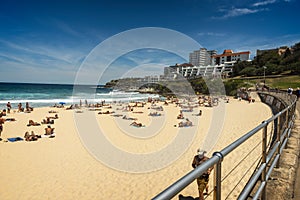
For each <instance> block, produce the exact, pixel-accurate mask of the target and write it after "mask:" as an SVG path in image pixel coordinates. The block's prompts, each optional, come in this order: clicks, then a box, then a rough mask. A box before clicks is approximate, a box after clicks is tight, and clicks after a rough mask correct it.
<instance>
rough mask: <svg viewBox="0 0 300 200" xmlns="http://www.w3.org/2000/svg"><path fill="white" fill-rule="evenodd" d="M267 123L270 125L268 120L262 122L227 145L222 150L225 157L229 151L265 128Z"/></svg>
mask: <svg viewBox="0 0 300 200" xmlns="http://www.w3.org/2000/svg"><path fill="white" fill-rule="evenodd" d="M267 125H268V123H267V122H263V123H261V124H260V125H258V126H257V127H255V128H254V129H252V130H251V131H249V132H248V133H246V134H245V135H244V136H242V137H240V138H239V139H237V140H236V141H234V142H233V143H231V144H230V145H228V146H227V147H225V148H224V149H223V150H222V151H220V152H221V153H222V155H223V156H224V157H225V156H226V155H227V154H228V153H230V152H231V151H233V150H234V149H235V148H237V147H238V146H240V145H241V144H242V143H243V142H245V141H246V140H247V139H249V138H250V137H251V136H253V135H254V134H255V133H257V132H258V131H260V130H261V129H263V128H264V127H265V126H267Z"/></svg>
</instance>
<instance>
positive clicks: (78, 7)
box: [0, 0, 300, 83]
mask: <svg viewBox="0 0 300 200" xmlns="http://www.w3.org/2000/svg"><path fill="white" fill-rule="evenodd" d="M299 10H300V2H299V1H296V0H261V1H260V0H251V1H250V0H244V1H229V0H201V1H200V0H172V1H169V0H165V1H162V0H160V1H158V0H151V1H148V0H146V1H141V0H139V1H135V0H134V1H121V0H110V1H109V0H107V1H106V0H104V1H101V0H99V1H92V0H90V1H76V0H74V1H71V0H69V1H56V0H52V1H46V0H45V1H30V0H29V1H14V0H11V1H1V6H0V25H1V26H0V74H1V79H0V81H1V82H33V83H73V82H74V80H75V78H76V75H77V73H78V71H79V69H80V67H81V66H83V65H84V62H85V61H86V60H87V59H89V55H90V54H91V52H92V51H93V50H95V49H97V45H98V47H99V44H100V46H101V43H102V42H103V41H106V40H109V39H110V38H112V37H114V36H115V35H116V34H120V33H122V32H124V31H128V30H132V29H136V28H142V27H160V28H165V29H170V30H174V31H176V32H178V33H182V34H184V35H186V36H187V37H190V38H192V39H193V40H195V41H196V42H198V43H199V44H200V45H201V46H203V47H205V48H207V49H209V50H210V49H215V50H217V51H218V53H222V52H223V50H224V49H232V50H234V51H245V50H249V51H251V55H252V56H255V53H256V49H269V48H275V47H279V46H282V45H288V46H290V45H293V44H295V43H296V42H300V26H299V18H300V13H299ZM141 37H142V36H141ZM138 40H139V37H137V42H138ZM177 43H178V41H175V40H174V44H176V45H177ZM127 45H128V44H127ZM176 47H177V48H181V47H180V46H178V45H177V46H176ZM114 48H115V49H118V48H119V47H118V45H115V46H114V47H113V48H111V49H110V51H113V50H112V49H114ZM194 50H196V49H194ZM99 56H100V57H101V55H99ZM186 60H188V54H186V56H185V57H182V56H181V57H180V56H178V55H175V54H174V53H173V52H165V51H162V50H157V51H156V50H155V48H154V49H151V48H150V49H148V48H145V49H141V50H139V49H137V50H135V51H131V52H128V53H126V54H123V55H121V56H120V57H119V58H118V59H115V60H112V61H111V64H110V66H109V67H108V68H106V70H105V71H106V73H104V75H103V74H100V75H99V77H100V76H102V77H101V78H99V79H101V81H100V82H102V83H103V82H106V81H108V80H110V79H112V78H118V77H121V76H125V75H124V74H126V73H127V72H129V71H132V69H136V70H137V69H138V68H139V66H147V67H146V68H148V69H149V68H150V67H149V66H150V65H151V64H153V63H155V64H153V69H157V68H161V74H162V73H163V66H164V65H166V66H168V65H173V64H175V63H180V62H184V61H186ZM94 64H95V63H94ZM156 64H157V65H156ZM97 66H98V67H103V66H101V63H97ZM155 66H160V67H155ZM105 67H107V66H105ZM107 69H110V70H107ZM139 69H142V67H141V68H139ZM99 71H101V70H99ZM102 71H103V70H102ZM117 71H118V72H120V71H123V72H124V73H123V72H122V74H118V75H116V74H117V73H115V72H117ZM150 71H151V70H150ZM153 71H154V70H153ZM92 73H94V74H95V73H96V71H93V72H91V73H90V74H92ZM87 74H88V73H87ZM127 74H128V73H127ZM133 74H135V73H134V71H133ZM142 74H143V73H142ZM144 74H145V75H147V73H144ZM103 76H104V77H103ZM129 76H130V75H129ZM87 79H88V78H87ZM87 82H88V81H87Z"/></svg>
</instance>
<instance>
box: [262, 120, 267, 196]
mask: <svg viewBox="0 0 300 200" xmlns="http://www.w3.org/2000/svg"><path fill="white" fill-rule="evenodd" d="M263 123H265V122H263ZM267 132H268V124H267V125H266V126H265V127H264V129H263V132H262V164H263V163H266V162H267ZM266 179H267V169H266V168H264V170H263V171H262V174H261V182H262V183H264V182H265V184H267V180H266ZM266 194H267V193H266V185H265V187H264V188H263V190H262V193H261V199H262V200H265V199H266Z"/></svg>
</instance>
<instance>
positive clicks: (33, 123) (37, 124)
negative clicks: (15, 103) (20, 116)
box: [27, 119, 41, 126]
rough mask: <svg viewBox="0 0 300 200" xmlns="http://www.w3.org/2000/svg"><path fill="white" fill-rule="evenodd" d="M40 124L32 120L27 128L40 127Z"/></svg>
mask: <svg viewBox="0 0 300 200" xmlns="http://www.w3.org/2000/svg"><path fill="white" fill-rule="evenodd" d="M40 125H41V124H40V123H38V122H34V121H33V120H31V119H30V120H29V121H28V124H27V126H40Z"/></svg>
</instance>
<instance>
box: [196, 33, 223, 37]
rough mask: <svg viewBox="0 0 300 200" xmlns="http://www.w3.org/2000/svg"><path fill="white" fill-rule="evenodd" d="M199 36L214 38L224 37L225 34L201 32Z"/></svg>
mask: <svg viewBox="0 0 300 200" xmlns="http://www.w3.org/2000/svg"><path fill="white" fill-rule="evenodd" d="M197 35H199V36H214V37H223V36H225V35H226V34H225V33H214V32H200V33H198V34H197Z"/></svg>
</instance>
